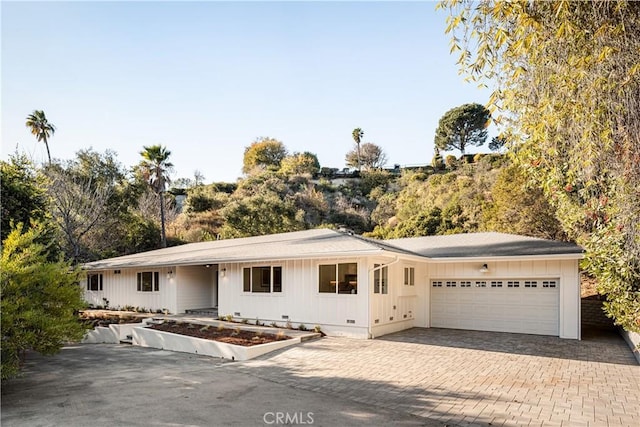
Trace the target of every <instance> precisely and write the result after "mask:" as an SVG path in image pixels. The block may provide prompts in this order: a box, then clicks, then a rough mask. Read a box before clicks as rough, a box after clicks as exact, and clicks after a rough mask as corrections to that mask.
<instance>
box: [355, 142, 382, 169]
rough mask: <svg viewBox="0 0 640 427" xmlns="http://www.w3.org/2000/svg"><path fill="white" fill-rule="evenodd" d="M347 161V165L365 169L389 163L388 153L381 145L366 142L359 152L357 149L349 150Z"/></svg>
mask: <svg viewBox="0 0 640 427" xmlns="http://www.w3.org/2000/svg"><path fill="white" fill-rule="evenodd" d="M345 161H346V162H347V166H351V167H358V168H359V169H360V168H362V169H365V170H368V169H376V168H381V167H383V166H384V165H385V164H386V163H387V155H386V153H385V152H384V150H383V149H382V148H381V147H380V146H379V145H376V144H372V143H371V142H365V143H364V144H362V147H361V149H360V150H359V152H358V151H356V150H351V151H349V152H348V153H347V155H346V157H345Z"/></svg>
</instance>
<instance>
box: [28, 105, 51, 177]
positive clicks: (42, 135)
mask: <svg viewBox="0 0 640 427" xmlns="http://www.w3.org/2000/svg"><path fill="white" fill-rule="evenodd" d="M26 125H27V127H28V128H29V129H30V130H31V133H32V134H33V135H35V137H36V139H37V140H38V141H42V142H44V145H45V147H47V158H48V159H49V164H51V153H50V152H49V137H50V136H51V135H53V134H54V133H55V131H56V127H55V126H54V125H53V124H52V123H49V121H48V120H47V117H46V116H45V114H44V111H42V110H34V111H33V113H31V114H29V115H28V116H27V123H26Z"/></svg>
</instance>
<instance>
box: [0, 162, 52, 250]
mask: <svg viewBox="0 0 640 427" xmlns="http://www.w3.org/2000/svg"><path fill="white" fill-rule="evenodd" d="M0 186H1V189H0V194H2V204H1V205H0V220H1V223H0V235H1V236H2V237H1V239H0V241H1V240H4V239H6V238H7V236H8V235H9V232H10V231H11V224H12V223H13V224H18V223H22V224H26V225H29V224H31V222H32V221H41V220H44V219H45V217H46V212H47V202H46V197H45V194H44V189H43V185H42V182H41V180H40V179H39V177H38V173H37V171H36V169H35V168H34V166H33V164H32V163H31V162H30V161H29V160H28V159H27V157H26V156H25V155H18V154H16V155H15V156H11V157H10V158H9V161H8V162H5V161H3V160H2V161H0Z"/></svg>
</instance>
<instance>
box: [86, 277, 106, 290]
mask: <svg viewBox="0 0 640 427" xmlns="http://www.w3.org/2000/svg"><path fill="white" fill-rule="evenodd" d="M94 277H97V280H98V283H96V285H97V286H96V287H97V288H98V289H91V288H92V285H93V283H91V282H92V280H93V278H94ZM103 290H104V287H103V278H102V273H89V274H87V291H89V292H102V291H103Z"/></svg>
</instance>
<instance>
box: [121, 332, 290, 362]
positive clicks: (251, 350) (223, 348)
mask: <svg viewBox="0 0 640 427" xmlns="http://www.w3.org/2000/svg"><path fill="white" fill-rule="evenodd" d="M132 336H133V345H139V346H141V347H152V348H159V349H161V350H169V351H180V352H183V353H193V354H202V355H205V356H214V357H223V358H225V359H231V360H249V359H253V358H254V357H258V356H262V355H263V354H266V353H269V352H272V351H275V350H279V349H281V348H284V347H288V346H290V345H294V344H298V343H300V341H301V339H300V337H295V338H291V339H288V340H283V341H275V342H271V343H267V344H259V345H254V346H250V347H244V346H240V345H234V344H227V343H223V342H218V341H212V340H205V339H202V338H195V337H188V336H185V335H178V334H172V333H170V332H164V331H157V330H155V329H149V328H145V327H137V328H134V329H133V331H132Z"/></svg>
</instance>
